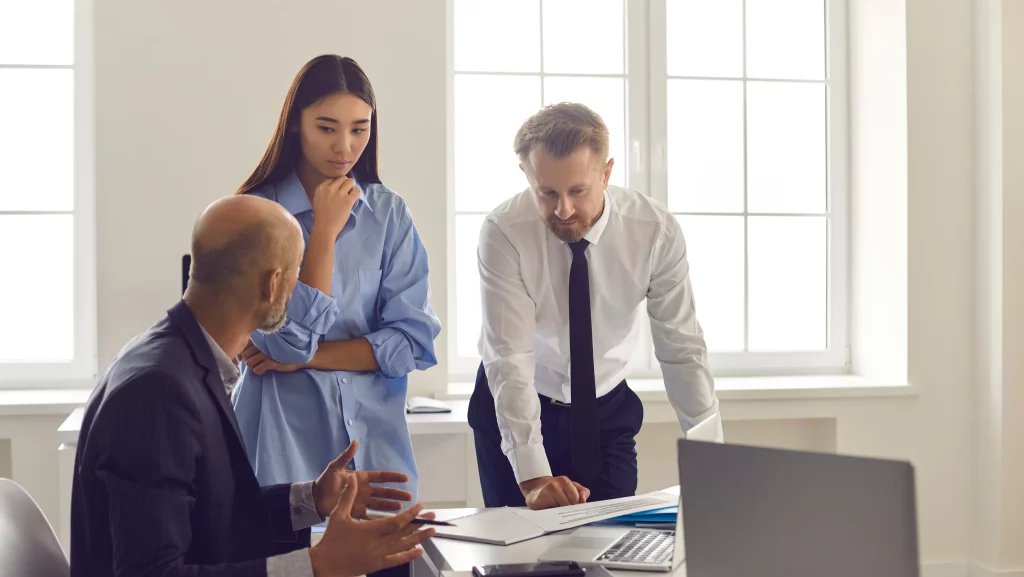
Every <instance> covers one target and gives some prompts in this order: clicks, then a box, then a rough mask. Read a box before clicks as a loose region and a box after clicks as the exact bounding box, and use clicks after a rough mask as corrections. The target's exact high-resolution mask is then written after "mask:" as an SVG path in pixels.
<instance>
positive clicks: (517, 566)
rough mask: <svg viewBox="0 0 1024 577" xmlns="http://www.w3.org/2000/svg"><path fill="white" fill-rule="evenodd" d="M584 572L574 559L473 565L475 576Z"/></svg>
mask: <svg viewBox="0 0 1024 577" xmlns="http://www.w3.org/2000/svg"><path fill="white" fill-rule="evenodd" d="M584 574H585V571H584V570H583V567H580V566H579V564H577V563H576V562H575V561H549V562H545V563H510V564H504V565H476V566H474V567H473V575H474V576H475V577H583V575H584Z"/></svg>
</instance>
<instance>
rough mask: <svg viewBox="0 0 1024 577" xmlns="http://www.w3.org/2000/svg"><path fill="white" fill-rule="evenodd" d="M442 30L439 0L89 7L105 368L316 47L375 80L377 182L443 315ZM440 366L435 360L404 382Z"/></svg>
mask: <svg viewBox="0 0 1024 577" xmlns="http://www.w3.org/2000/svg"><path fill="white" fill-rule="evenodd" d="M296 6H301V7H302V9H301V10H297V9H295V7H296ZM399 7H400V8H399ZM444 30H445V12H444V4H443V3H442V2H439V1H437V0H432V1H430V2H415V1H405V2H401V3H396V2H337V1H328V0H315V1H306V2H302V3H301V4H290V3H286V2H269V1H262V2H247V1H231V2H206V1H200V0H182V1H176V2H156V3H153V2H132V1H127V0H111V1H105V2H97V3H96V18H95V38H96V136H97V164H98V166H97V183H96V189H97V206H96V209H97V220H98V226H97V253H98V259H97V260H98V269H99V274H98V277H99V303H98V309H99V311H98V316H99V355H100V366H101V368H102V367H105V366H106V365H107V364H108V363H109V361H110V359H111V358H112V357H113V356H114V355H115V354H116V353H117V351H118V350H119V349H120V348H121V346H122V345H123V343H124V342H125V341H127V340H128V339H129V338H131V337H132V336H133V335H134V334H136V333H138V332H140V331H142V330H144V329H145V328H146V327H147V326H149V323H151V322H152V321H154V320H156V319H157V318H158V317H159V316H161V315H162V314H163V312H164V311H165V310H166V309H167V308H168V307H169V306H170V305H171V304H173V302H174V301H175V300H176V299H177V298H178V297H179V296H180V286H181V281H180V274H181V273H180V265H179V262H180V258H181V255H182V254H184V253H186V252H187V251H188V246H189V236H190V233H191V229H192V223H193V221H194V219H195V217H196V216H197V215H198V214H199V212H200V211H201V210H202V209H203V208H204V207H205V206H206V205H207V204H208V203H209V202H211V201H212V200H214V199H215V198H217V197H219V196H223V195H229V194H231V193H232V192H233V191H234V190H235V189H236V188H238V186H239V185H240V184H241V183H242V181H243V180H245V178H246V177H247V176H248V175H249V173H250V172H251V171H252V170H253V168H255V166H256V163H257V162H258V161H259V159H260V156H261V155H262V153H263V150H264V149H265V147H266V145H267V142H268V141H269V139H270V136H271V134H272V132H273V129H274V126H275V123H276V120H277V116H278V113H279V112H280V107H281V103H282V102H283V100H284V96H285V93H286V91H287V89H288V86H289V84H290V82H291V80H292V78H293V77H294V76H295V74H296V73H297V72H298V71H299V68H300V67H301V66H302V65H303V64H304V63H305V62H306V61H307V60H309V59H310V58H312V57H314V56H316V55H318V54H322V53H337V54H343V55H348V56H352V57H354V58H355V59H356V60H357V61H358V62H359V63H360V64H362V65H363V66H364V68H365V69H366V71H367V74H368V75H369V77H370V79H371V81H372V82H373V85H374V89H375V90H376V92H377V98H378V108H379V112H380V121H379V122H380V124H379V125H380V131H381V136H380V147H381V176H382V178H383V179H384V181H385V182H386V183H387V184H388V185H389V186H391V187H392V188H394V189H395V190H397V191H398V192H399V193H401V194H402V195H403V196H404V197H405V198H406V200H407V201H408V203H409V205H410V208H411V209H412V213H413V215H414V218H415V220H416V225H417V227H418V229H419V231H420V234H421V236H422V238H423V242H424V244H425V246H426V249H427V252H428V253H429V255H430V265H431V271H432V272H431V279H432V282H433V286H434V287H435V292H434V295H433V298H432V303H433V306H434V310H435V311H436V312H437V314H438V315H439V317H440V318H442V319H444V318H446V316H447V307H446V305H445V303H446V294H445V292H444V284H443V280H444V279H445V266H446V263H445V252H446V248H445V247H446V244H445V230H446V219H447V213H446V210H445V166H446V164H445V163H446V160H445V146H444V134H445V127H446V121H445V114H444V110H445V85H446V80H445V42H444ZM446 342H447V340H446V338H445V336H444V335H442V336H441V337H440V338H438V339H437V341H436V347H437V348H436V352H437V356H438V358H439V359H446V357H447V347H446V346H445V343H446ZM446 373H447V369H446V365H445V363H444V361H441V364H440V365H439V367H438V368H437V370H435V371H432V372H430V373H426V374H422V373H421V374H418V375H416V377H415V378H416V379H417V381H423V380H425V379H426V380H430V379H433V380H434V381H435V382H439V380H443V379H444V375H445V374H446ZM414 384H418V383H414Z"/></svg>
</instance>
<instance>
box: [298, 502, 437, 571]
mask: <svg viewBox="0 0 1024 577" xmlns="http://www.w3.org/2000/svg"><path fill="white" fill-rule="evenodd" d="M357 492H358V491H357V489H356V485H355V483H349V484H348V485H347V486H346V487H345V489H344V491H342V493H341V498H340V499H339V500H338V501H337V505H336V506H335V507H334V509H333V510H332V511H331V514H330V519H329V520H328V522H327V529H325V530H324V535H323V538H322V539H320V542H319V543H317V544H316V545H314V546H313V547H311V548H310V549H309V562H310V565H312V567H313V575H314V577H355V576H356V575H366V574H369V573H372V572H374V571H380V570H382V569H387V568H390V567H396V566H398V565H402V564H405V563H408V562H410V561H412V560H413V559H416V558H417V557H419V556H420V555H422V554H423V550H422V549H418V548H417V547H416V546H417V545H419V544H420V543H422V542H423V541H426V540H427V539H429V538H431V537H433V535H434V530H433V529H429V528H428V529H422V530H421V527H422V525H413V524H412V520H413V519H414V518H415V517H416V515H418V514H419V512H420V511H422V510H423V505H420V504H417V505H414V506H412V507H410V508H409V509H408V510H406V511H404V512H402V513H400V514H398V515H395V516H394V517H388V518H386V519H375V520H373V521H360V520H358V519H356V518H354V517H353V516H352V514H351V511H352V508H353V506H354V505H355V501H356V494H357ZM423 518H426V519H433V518H434V515H433V514H432V513H426V514H424V515H423Z"/></svg>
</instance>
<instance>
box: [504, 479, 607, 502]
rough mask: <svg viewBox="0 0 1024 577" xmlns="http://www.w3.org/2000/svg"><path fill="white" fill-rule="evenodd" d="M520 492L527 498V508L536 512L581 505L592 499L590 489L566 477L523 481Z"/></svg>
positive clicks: (520, 484)
mask: <svg viewBox="0 0 1024 577" xmlns="http://www.w3.org/2000/svg"><path fill="white" fill-rule="evenodd" d="M519 490H520V491H522V492H523V496H524V497H526V506H527V507H529V508H531V509H534V510H537V509H550V508H552V507H564V506H566V505H579V504H580V503H586V502H587V499H589V498H590V489H588V488H586V487H584V486H583V485H580V484H579V483H577V482H575V481H573V480H571V479H570V478H569V477H565V476H562V477H537V478H536V479H530V480H529V481H523V482H522V483H519Z"/></svg>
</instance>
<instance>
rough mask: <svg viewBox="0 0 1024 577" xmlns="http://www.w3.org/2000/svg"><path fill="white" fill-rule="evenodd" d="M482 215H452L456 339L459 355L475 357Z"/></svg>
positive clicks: (479, 314)
mask: <svg viewBox="0 0 1024 577" xmlns="http://www.w3.org/2000/svg"><path fill="white" fill-rule="evenodd" d="M484 218H486V217H485V216H484V215H482V214H460V215H456V216H455V303H456V305H455V306H456V311H455V312H456V317H457V318H458V326H457V327H456V330H457V331H458V333H457V334H456V340H457V341H458V346H457V348H458V352H459V356H460V357H475V356H477V355H478V354H479V353H478V352H477V341H478V340H479V339H480V323H481V313H480V310H481V309H480V274H479V269H478V268H477V263H476V247H477V244H478V242H479V239H480V227H481V226H482V225H483V223H484Z"/></svg>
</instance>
